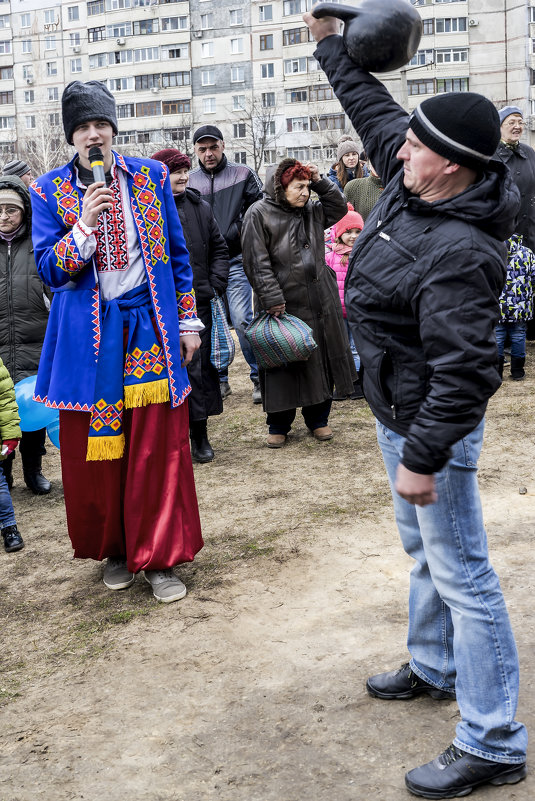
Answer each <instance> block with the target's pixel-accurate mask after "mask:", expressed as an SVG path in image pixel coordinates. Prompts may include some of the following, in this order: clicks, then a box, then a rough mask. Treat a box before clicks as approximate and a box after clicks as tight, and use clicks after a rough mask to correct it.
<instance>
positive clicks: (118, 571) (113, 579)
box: [102, 559, 136, 590]
mask: <svg viewBox="0 0 535 801" xmlns="http://www.w3.org/2000/svg"><path fill="white" fill-rule="evenodd" d="M135 579H136V575H135V573H131V572H130V571H129V570H128V568H127V567H126V559H106V564H105V565H104V575H103V576H102V581H103V582H104V584H105V585H106V587H107V588H108V589H109V590H126V588H127V587H131V586H132V584H133V583H134V581H135Z"/></svg>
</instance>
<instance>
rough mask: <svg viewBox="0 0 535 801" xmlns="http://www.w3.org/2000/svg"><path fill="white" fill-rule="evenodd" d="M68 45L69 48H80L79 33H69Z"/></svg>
mask: <svg viewBox="0 0 535 801" xmlns="http://www.w3.org/2000/svg"><path fill="white" fill-rule="evenodd" d="M69 45H70V46H71V47H79V46H80V34H79V33H70V34H69Z"/></svg>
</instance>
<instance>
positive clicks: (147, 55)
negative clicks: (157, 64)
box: [134, 47, 160, 63]
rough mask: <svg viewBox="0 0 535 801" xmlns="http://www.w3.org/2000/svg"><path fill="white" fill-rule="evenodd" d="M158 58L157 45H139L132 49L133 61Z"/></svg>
mask: <svg viewBox="0 0 535 801" xmlns="http://www.w3.org/2000/svg"><path fill="white" fill-rule="evenodd" d="M159 58H160V48H159V47H140V48H139V49H138V50H134V61H135V62H136V63H138V62H140V61H158V59H159Z"/></svg>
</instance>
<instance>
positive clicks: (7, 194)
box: [0, 175, 51, 495]
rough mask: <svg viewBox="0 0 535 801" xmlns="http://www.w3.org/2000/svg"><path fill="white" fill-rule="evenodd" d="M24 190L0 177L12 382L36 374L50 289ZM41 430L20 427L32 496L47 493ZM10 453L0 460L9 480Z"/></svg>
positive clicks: (3, 330)
mask: <svg viewBox="0 0 535 801" xmlns="http://www.w3.org/2000/svg"><path fill="white" fill-rule="evenodd" d="M31 220H32V209H31V205H30V193H29V191H28V189H27V187H26V185H25V184H24V183H23V181H22V180H21V179H20V178H19V177H18V176H15V175H6V176H2V177H0V357H1V358H2V360H3V362H4V364H5V366H6V369H7V370H9V373H10V375H11V378H12V379H13V382H14V383H15V384H16V383H17V382H18V381H20V380H21V379H23V378H27V377H28V376H30V375H36V374H37V368H38V366H39V357H40V355H41V348H42V347H43V340H44V338H45V331H46V326H47V322H48V309H49V308H50V296H51V293H50V291H49V290H48V288H45V286H44V284H43V282H42V281H41V279H40V277H39V274H38V272H37V267H36V266H35V259H34V255H33V244H32V238H31V228H32V226H31ZM45 439H46V429H44V428H40V429H38V430H37V431H23V432H22V439H21V442H20V455H21V459H22V470H23V474H24V481H25V483H26V486H27V487H28V489H30V490H31V491H32V492H33V493H34V494H35V495H46V494H47V493H49V492H50V481H48V479H47V478H45V476H44V475H43V474H42V472H41V460H42V456H43V454H44V453H45ZM14 458H15V453H11V454H10V455H9V456H8V457H7V459H5V461H3V462H2V469H3V471H4V475H5V477H6V481H7V483H8V486H9V487H10V488H11V486H12V484H13V459H14Z"/></svg>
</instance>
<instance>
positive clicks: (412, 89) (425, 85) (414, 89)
mask: <svg viewBox="0 0 535 801" xmlns="http://www.w3.org/2000/svg"><path fill="white" fill-rule="evenodd" d="M407 92H408V93H409V95H432V94H434V93H435V82H434V80H433V79H432V78H421V79H420V80H417V81H407Z"/></svg>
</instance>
